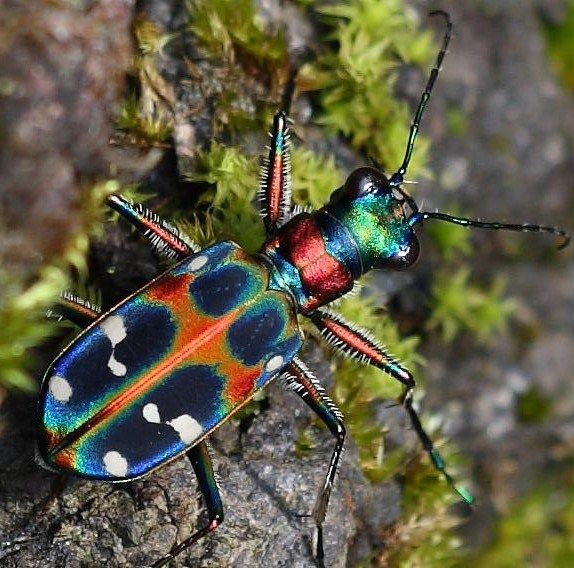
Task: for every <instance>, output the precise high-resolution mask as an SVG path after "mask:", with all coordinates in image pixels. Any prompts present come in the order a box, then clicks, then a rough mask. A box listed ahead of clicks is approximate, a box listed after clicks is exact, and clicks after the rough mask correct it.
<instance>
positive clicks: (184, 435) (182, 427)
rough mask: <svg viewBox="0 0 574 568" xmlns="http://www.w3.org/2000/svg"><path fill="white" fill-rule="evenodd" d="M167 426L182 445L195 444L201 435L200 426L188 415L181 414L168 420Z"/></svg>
mask: <svg viewBox="0 0 574 568" xmlns="http://www.w3.org/2000/svg"><path fill="white" fill-rule="evenodd" d="M166 424H169V425H170V426H171V427H172V428H173V429H174V430H175V431H176V432H177V433H178V434H179V437H180V439H181V441H182V442H183V443H184V444H191V443H192V442H195V440H197V438H199V436H201V435H202V434H203V428H202V426H201V424H200V423H199V422H198V421H197V420H196V419H195V418H192V417H191V416H190V415H189V414H182V415H181V416H178V417H177V418H174V419H173V420H168V421H167V422H166Z"/></svg>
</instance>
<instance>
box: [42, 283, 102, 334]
mask: <svg viewBox="0 0 574 568" xmlns="http://www.w3.org/2000/svg"><path fill="white" fill-rule="evenodd" d="M101 313H102V310H101V309H100V307H99V306H96V305H95V304H92V303H91V302H89V301H88V300H84V299H83V298H79V297H78V296H75V295H74V294H71V293H70V292H62V294H61V295H60V299H59V300H58V302H57V303H56V304H55V305H54V306H53V307H52V308H50V309H49V310H48V312H47V314H46V315H47V316H48V317H49V318H55V319H57V320H62V319H67V320H68V321H70V322H72V323H73V324H75V325H77V326H79V327H81V328H84V327H88V325H90V324H91V323H92V322H93V321H95V320H96V319H98V317H99V316H100V314H101Z"/></svg>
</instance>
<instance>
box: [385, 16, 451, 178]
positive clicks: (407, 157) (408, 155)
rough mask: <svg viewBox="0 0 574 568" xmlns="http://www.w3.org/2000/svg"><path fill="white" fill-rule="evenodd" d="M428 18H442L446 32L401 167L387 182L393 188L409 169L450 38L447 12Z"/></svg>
mask: <svg viewBox="0 0 574 568" xmlns="http://www.w3.org/2000/svg"><path fill="white" fill-rule="evenodd" d="M429 16H442V17H443V18H444V19H445V22H446V31H445V34H444V37H443V40H442V47H441V48H440V51H439V52H438V55H437V58H436V62H435V64H434V67H433V68H432V71H431V73H430V75H429V78H428V81H427V85H426V87H425V90H424V91H423V94H422V96H421V100H420V102H419V106H418V107H417V111H416V113H415V117H414V118H413V122H412V124H411V130H410V132H409V138H408V141H407V151H406V152H405V157H404V159H403V163H402V164H401V167H400V168H399V169H398V170H397V172H396V173H394V174H393V175H392V176H391V179H390V180H389V183H390V185H391V186H395V187H396V186H399V185H400V184H401V183H403V181H404V175H405V173H406V172H407V168H408V167H409V162H410V161H411V156H412V153H413V149H414V147H415V140H416V138H417V134H418V132H419V127H420V124H421V118H422V116H423V113H424V111H425V109H426V106H427V102H428V100H429V99H430V95H431V92H432V89H433V87H434V84H435V81H436V79H437V77H438V74H439V73H440V69H441V65H442V60H443V59H444V56H445V55H446V50H447V47H448V44H449V42H450V38H451V35H452V22H451V21H450V16H449V15H448V13H447V12H444V11H443V10H435V11H433V12H430V13H429Z"/></svg>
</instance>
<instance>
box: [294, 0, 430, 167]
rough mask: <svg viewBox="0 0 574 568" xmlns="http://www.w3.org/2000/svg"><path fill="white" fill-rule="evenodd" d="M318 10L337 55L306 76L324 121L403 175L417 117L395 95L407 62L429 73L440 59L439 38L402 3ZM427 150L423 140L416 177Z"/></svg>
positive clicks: (379, 1) (357, 1)
mask: <svg viewBox="0 0 574 568" xmlns="http://www.w3.org/2000/svg"><path fill="white" fill-rule="evenodd" d="M317 11H318V12H319V13H320V14H321V15H322V16H323V18H324V19H325V23H326V25H328V26H329V27H330V28H331V32H330V35H329V37H330V39H331V40H332V49H330V50H327V51H326V52H325V53H323V54H322V55H321V56H320V57H319V59H318V61H317V63H315V64H313V65H312V67H311V68H308V69H307V71H306V72H304V75H305V77H306V83H307V86H308V88H310V89H313V88H314V89H319V90H320V93H319V99H320V102H321V105H322V108H323V114H322V115H321V117H320V118H319V121H320V122H321V123H322V124H324V125H325V126H326V127H327V129H328V130H330V131H331V132H333V133H337V132H340V133H342V134H343V135H345V136H347V137H348V138H349V139H350V140H351V143H352V144H353V146H354V147H355V148H357V149H360V150H362V151H364V152H365V153H367V154H369V155H371V156H373V157H374V158H376V159H377V160H378V161H379V162H380V163H381V164H382V165H383V166H384V168H385V169H388V170H389V171H391V170H393V169H396V168H398V166H399V164H400V163H401V162H402V158H403V155H404V151H405V144H406V140H407V134H408V130H409V127H410V120H411V116H412V111H411V110H410V109H409V108H408V107H407V105H406V104H405V103H401V102H399V101H397V99H396V98H395V96H394V92H395V87H396V81H397V78H398V71H397V70H398V67H399V65H400V64H402V63H409V64H414V65H421V66H425V69H426V66H428V65H429V64H430V62H431V61H432V56H433V55H434V54H435V53H436V49H435V47H434V46H433V41H432V34H431V33H430V32H429V31H421V30H419V29H418V28H417V22H416V16H415V13H414V12H413V11H411V10H408V9H406V7H405V4H404V2H402V0H353V1H347V2H342V3H340V4H336V5H332V4H324V3H318V4H317ZM422 87H423V85H422V83H421V91H422ZM427 150H428V142H427V141H426V140H425V139H423V138H419V140H418V142H417V146H416V149H415V152H414V156H413V160H412V162H411V166H410V168H409V176H410V177H415V176H417V175H419V174H420V173H421V172H422V170H423V165H424V163H425V161H426V155H427Z"/></svg>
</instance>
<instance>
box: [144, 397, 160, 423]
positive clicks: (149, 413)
mask: <svg viewBox="0 0 574 568" xmlns="http://www.w3.org/2000/svg"><path fill="white" fill-rule="evenodd" d="M142 414H143V417H144V418H145V419H146V420H147V421H148V422H152V423H153V424H161V418H160V417H159V410H158V408H157V404H154V403H153V402H150V403H148V404H146V405H145V406H144V407H143V409H142Z"/></svg>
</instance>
